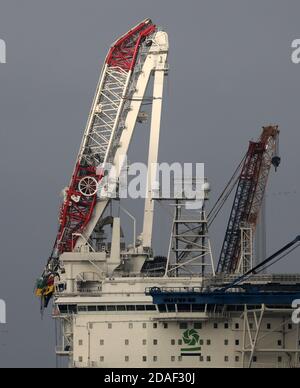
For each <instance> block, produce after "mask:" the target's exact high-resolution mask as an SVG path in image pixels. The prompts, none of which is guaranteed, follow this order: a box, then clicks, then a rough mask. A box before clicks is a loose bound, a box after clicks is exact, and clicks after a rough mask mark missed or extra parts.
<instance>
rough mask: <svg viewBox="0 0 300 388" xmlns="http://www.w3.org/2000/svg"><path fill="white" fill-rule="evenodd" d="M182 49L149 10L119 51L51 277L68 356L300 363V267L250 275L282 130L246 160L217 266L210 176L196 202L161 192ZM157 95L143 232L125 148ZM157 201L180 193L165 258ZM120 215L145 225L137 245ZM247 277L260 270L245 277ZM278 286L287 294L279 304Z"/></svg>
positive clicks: (112, 54)
mask: <svg viewBox="0 0 300 388" xmlns="http://www.w3.org/2000/svg"><path fill="white" fill-rule="evenodd" d="M168 51H169V42H168V35H167V33H166V32H164V31H162V30H161V29H159V28H157V26H155V25H154V24H153V23H152V21H151V20H149V19H146V20H145V21H143V22H142V23H140V24H139V25H137V26H136V27H134V28H133V29H132V30H130V31H129V32H128V33H126V34H125V35H124V36H122V37H121V38H119V39H118V40H117V41H116V42H115V43H114V44H113V45H112V47H111V49H110V50H109V53H108V55H107V57H106V60H105V64H104V67H103V69H102V72H101V75H100V79H99V83H98V86H97V90H96V95H95V98H94V101H93V104H92V109H91V112H90V115H89V118H88V122H87V126H86V128H85V131H84V136H83V140H82V144H81V147H80V150H79V154H78V157H77V161H76V164H75V167H74V171H73V174H72V178H71V181H70V184H69V186H68V188H66V189H65V192H64V202H63V204H62V207H61V210H60V216H59V230H58V234H57V238H56V240H55V244H54V248H53V251H52V254H51V256H50V258H49V260H48V263H47V266H46V268H45V271H44V273H43V275H42V277H41V279H39V281H38V284H37V295H38V296H40V297H41V301H42V307H43V308H44V307H46V306H47V305H48V303H49V301H50V299H51V298H53V300H54V313H53V316H54V318H55V319H56V322H57V323H58V326H59V332H58V344H57V349H56V353H57V355H58V356H62V357H67V359H68V362H69V366H70V367H76V368H77V367H78V368H93V367H95V368H98V367H123V368H124V367H128V368H132V367H166V368H167V367H176V368H178V367H222V366H223V367H225V366H226V367H255V366H257V367H266V366H268V367H298V366H299V365H300V363H299V352H300V343H299V340H300V337H299V327H297V326H296V325H295V324H293V323H292V321H291V316H292V307H291V300H292V299H293V298H297V296H298V295H299V296H300V286H299V287H298V285H300V276H297V275H294V276H292V275H290V276H285V277H284V276H277V277H276V276H271V275H270V276H268V275H265V274H264V275H258V274H255V275H254V276H253V273H252V274H251V275H252V277H249V276H250V272H251V269H252V268H253V257H252V256H253V254H252V243H253V241H252V240H253V236H252V235H253V232H254V230H255V226H256V223H257V218H258V214H259V211H260V207H261V204H262V200H263V197H264V193H265V188H266V183H267V179H268V175H269V173H270V168H271V165H272V164H274V165H275V166H276V167H277V166H278V164H279V157H278V154H277V137H278V134H279V131H278V128H277V127H274V126H269V127H266V128H264V130H263V134H262V136H261V137H260V139H259V141H258V142H256V143H254V142H251V144H250V147H249V150H248V153H247V155H246V157H245V158H244V161H243V162H244V163H242V164H241V166H240V167H241V171H240V172H239V173H240V175H239V180H237V183H238V189H237V194H236V198H235V202H234V208H233V211H232V214H231V217H230V222H229V226H228V230H227V233H226V237H225V242H224V246H223V249H222V253H221V257H220V261H219V265H218V268H217V270H215V268H214V260H213V255H212V249H211V243H210V239H209V225H210V222H211V218H209V217H208V216H207V214H206V207H207V202H208V200H209V193H210V186H209V184H208V182H207V180H206V179H203V180H202V181H201V182H197V181H195V180H194V179H191V183H190V184H191V186H193V187H197V189H198V192H196V195H195V197H194V198H190V197H189V196H188V195H187V193H186V192H185V190H184V189H180V190H179V191H178V190H177V191H176V193H175V192H174V193H172V194H170V195H169V196H165V195H163V193H162V192H161V191H160V188H159V187H157V182H156V185H155V187H153V177H155V176H156V171H155V168H154V167H153V166H156V164H157V160H158V149H159V138H160V124H161V113H162V102H163V89H164V79H165V76H166V75H167V74H168V70H169V69H168V61H167V59H168ZM146 92H147V94H146ZM149 103H150V104H151V114H150V117H149V119H150V121H151V123H150V131H149V153H148V176H147V188H146V198H145V207H144V214H143V230H142V233H141V235H138V234H137V230H136V220H135V217H134V216H133V215H132V214H130V213H129V212H128V210H126V209H125V208H123V207H122V204H121V202H122V200H121V198H120V187H121V176H122V171H124V169H125V170H126V168H127V167H128V166H127V165H126V162H125V160H126V159H125V158H124V156H126V155H127V153H128V149H129V146H130V144H131V142H132V138H133V135H134V130H135V127H136V125H137V123H141V122H144V121H146V120H147V118H148V117H147V114H146V113H145V112H143V111H142V108H143V105H144V104H149ZM182 187H183V186H181V188H182ZM225 196H226V194H225ZM156 201H163V202H168V204H170V208H171V209H172V210H173V212H174V217H173V225H172V233H171V236H166V239H170V244H169V250H168V252H167V255H165V256H161V255H160V256H156V255H155V254H154V253H155V249H154V248H153V246H152V234H153V220H154V211H155V202H156ZM220 201H221V202H222V201H223V199H221V200H220ZM217 211H218V210H217ZM120 212H124V213H126V215H127V216H129V218H130V219H131V220H132V221H133V224H134V228H133V235H134V237H133V243H131V244H130V245H129V244H126V243H125V241H126V240H125V239H124V237H125V236H124V232H123V228H122V225H121V217H120ZM125 234H128V233H125ZM130 234H131V231H130ZM297 243H298V242H297ZM249 271H250V272H249ZM243 274H248V276H247V278H245V279H242V280H243V281H241V275H243ZM238 280H240V281H238ZM245 282H247V285H248V289H247V287H246V288H245V287H244V288H243V287H242V285H244V284H245ZM268 286H269V287H271V286H272V287H273V289H272V290H273V291H274V292H275V294H276V295H277V296H276V295H275V296H276V298H277V299H276V298H275V299H274V298H273V299H270V295H271V294H270V292H271V293H272V292H273V291H272V290H271V291H270V288H268ZM249 287H250V288H251V287H254V288H255V290H254V289H253V288H251V290H250V291H249ZM266 287H267V290H265V288H266ZM279 289H280V290H279ZM254 291H255V292H254ZM265 291H266V292H265ZM251 292H252V294H251ZM278 292H279V293H280V295H279V294H278ZM240 294H241V295H240ZM250 294H251V295H250ZM282 294H284V295H282ZM272 295H273V296H274V294H272ZM278 295H279V296H278ZM245 296H248V297H249V298H248V299H245ZM250 296H251V298H250ZM280 298H282V299H280ZM278 301H280V303H278Z"/></svg>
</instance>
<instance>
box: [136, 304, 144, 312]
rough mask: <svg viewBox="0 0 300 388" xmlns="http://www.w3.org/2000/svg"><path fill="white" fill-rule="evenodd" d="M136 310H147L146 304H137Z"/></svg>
mask: <svg viewBox="0 0 300 388" xmlns="http://www.w3.org/2000/svg"><path fill="white" fill-rule="evenodd" d="M136 311H145V306H144V305H137V306H136Z"/></svg>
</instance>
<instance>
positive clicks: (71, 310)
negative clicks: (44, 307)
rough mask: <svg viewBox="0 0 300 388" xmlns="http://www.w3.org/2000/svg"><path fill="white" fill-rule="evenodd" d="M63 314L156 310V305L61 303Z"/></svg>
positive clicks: (60, 307)
mask: <svg viewBox="0 0 300 388" xmlns="http://www.w3.org/2000/svg"><path fill="white" fill-rule="evenodd" d="M58 308H59V311H60V313H61V314H77V313H78V312H79V313H81V312H116V311H118V312H121V311H126V312H127V311H156V307H155V306H154V305H107V306H104V305H100V306H77V305H59V306H58Z"/></svg>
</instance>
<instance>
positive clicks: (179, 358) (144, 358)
mask: <svg viewBox="0 0 300 388" xmlns="http://www.w3.org/2000/svg"><path fill="white" fill-rule="evenodd" d="M148 359H149V358H148V357H147V356H142V362H147V361H148ZM99 360H100V362H104V361H105V357H104V356H101V357H100V358H99ZM182 360H183V357H182V356H171V357H170V361H171V362H176V361H179V362H181V361H182ZM78 361H79V362H83V357H79V358H78ZM124 361H125V362H129V361H130V357H129V356H125V357H124ZM152 361H153V362H158V356H153V357H152ZM199 361H200V362H205V361H206V362H212V357H211V356H206V357H204V356H199ZM234 361H235V362H236V363H239V362H240V357H239V356H236V357H235V359H234ZM257 361H258V359H257V357H256V356H254V357H253V362H255V363H256V362H257ZM277 361H278V362H279V363H281V362H282V357H278V360H277ZM224 362H230V357H229V356H225V357H224Z"/></svg>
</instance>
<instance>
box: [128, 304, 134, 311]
mask: <svg viewBox="0 0 300 388" xmlns="http://www.w3.org/2000/svg"><path fill="white" fill-rule="evenodd" d="M126 309H127V311H135V306H132V305H128V306H126Z"/></svg>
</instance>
